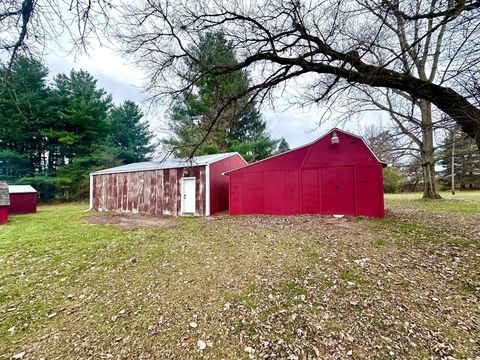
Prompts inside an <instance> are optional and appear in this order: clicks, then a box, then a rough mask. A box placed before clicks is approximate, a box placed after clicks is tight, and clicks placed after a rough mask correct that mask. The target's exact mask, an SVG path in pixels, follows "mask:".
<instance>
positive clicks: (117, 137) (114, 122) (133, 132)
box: [107, 101, 154, 164]
mask: <svg viewBox="0 0 480 360" xmlns="http://www.w3.org/2000/svg"><path fill="white" fill-rule="evenodd" d="M142 117H143V114H142V112H141V110H140V108H139V107H138V105H137V104H135V103H134V102H133V101H125V102H124V103H123V104H122V105H120V106H117V107H114V108H113V109H112V110H111V111H110V114H109V116H108V129H109V135H108V137H107V144H108V145H109V146H110V147H112V148H113V149H117V151H118V154H117V158H118V159H119V160H120V161H121V162H122V163H123V164H128V163H132V162H138V161H145V160H148V159H150V156H149V155H150V153H151V152H152V151H153V148H154V146H153V144H151V142H152V140H153V134H152V132H151V131H150V130H149V125H148V123H147V122H144V121H142Z"/></svg>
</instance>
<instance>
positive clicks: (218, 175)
mask: <svg viewBox="0 0 480 360" xmlns="http://www.w3.org/2000/svg"><path fill="white" fill-rule="evenodd" d="M246 164H247V162H246V161H245V160H243V158H242V157H241V156H240V155H233V156H230V157H228V158H226V159H222V160H219V161H216V162H214V163H212V164H210V214H211V215H213V214H215V213H218V212H220V211H225V210H228V177H227V176H224V175H222V174H223V173H224V172H225V171H229V170H233V169H236V168H239V167H241V166H244V165H246Z"/></svg>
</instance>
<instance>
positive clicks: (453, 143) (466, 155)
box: [439, 129, 480, 189]
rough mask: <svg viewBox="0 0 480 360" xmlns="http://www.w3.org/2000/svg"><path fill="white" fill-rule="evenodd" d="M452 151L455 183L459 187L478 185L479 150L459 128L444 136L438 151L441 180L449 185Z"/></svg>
mask: <svg viewBox="0 0 480 360" xmlns="http://www.w3.org/2000/svg"><path fill="white" fill-rule="evenodd" d="M452 152H453V154H454V155H453V160H454V167H455V168H454V173H455V183H456V184H457V185H458V186H459V187H460V188H461V189H466V188H467V187H474V186H479V185H480V152H479V151H478V147H477V146H476V143H475V141H474V140H473V139H471V138H469V137H467V136H466V135H465V134H464V133H463V132H462V131H461V130H459V129H457V130H456V131H452V132H450V133H449V134H448V136H447V137H445V139H444V142H443V146H442V149H441V151H440V161H439V163H440V165H442V166H443V167H444V169H445V170H444V171H443V172H442V180H443V182H445V183H447V184H449V186H451V174H452Z"/></svg>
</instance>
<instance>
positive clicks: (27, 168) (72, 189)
mask: <svg viewBox="0 0 480 360" xmlns="http://www.w3.org/2000/svg"><path fill="white" fill-rule="evenodd" d="M47 74H48V72H47V69H46V68H45V66H43V65H42V64H41V63H40V62H38V61H36V60H34V59H31V58H27V57H19V58H17V59H16V61H15V62H14V63H13V64H12V67H11V69H10V70H8V69H7V68H5V67H0V79H1V80H0V124H1V126H0V180H3V181H5V180H6V181H8V182H9V183H17V184H32V185H33V186H35V187H36V189H37V190H38V192H39V195H40V197H41V198H42V199H43V200H49V199H51V198H53V197H57V198H60V199H78V198H83V197H86V196H88V189H89V186H88V180H89V177H88V174H89V173H90V172H92V171H94V170H97V169H100V168H106V167H111V166H116V165H121V164H124V163H128V162H132V161H142V160H145V159H147V158H148V154H149V153H150V152H151V151H152V150H153V147H152V145H150V141H151V140H152V134H151V133H150V132H149V130H148V125H147V124H146V123H145V122H142V120H141V119H142V116H143V115H142V113H141V111H140V109H139V108H138V106H137V105H136V104H135V103H133V102H129V101H127V102H125V103H124V104H122V105H120V106H119V107H116V108H113V104H112V101H111V96H110V95H108V94H107V93H106V92H105V91H104V90H103V89H100V88H98V86H97V82H96V80H95V79H94V78H93V77H92V76H91V75H90V74H88V73H87V72H85V71H82V70H80V71H72V72H71V73H70V74H69V75H64V74H61V75H58V76H56V77H55V78H54V81H53V84H52V86H51V87H50V86H49V85H48V84H47V81H46V78H47Z"/></svg>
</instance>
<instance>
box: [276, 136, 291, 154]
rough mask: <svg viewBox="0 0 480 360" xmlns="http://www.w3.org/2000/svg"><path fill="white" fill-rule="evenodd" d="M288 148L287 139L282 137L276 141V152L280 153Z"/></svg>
mask: <svg viewBox="0 0 480 360" xmlns="http://www.w3.org/2000/svg"><path fill="white" fill-rule="evenodd" d="M288 150H290V147H289V146H288V143H287V140H285V138H283V137H282V138H281V139H280V142H279V143H278V149H277V153H279V154H281V153H284V152H285V151H288Z"/></svg>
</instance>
